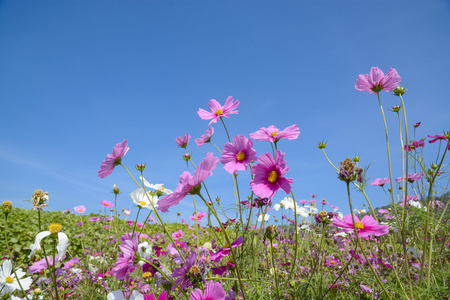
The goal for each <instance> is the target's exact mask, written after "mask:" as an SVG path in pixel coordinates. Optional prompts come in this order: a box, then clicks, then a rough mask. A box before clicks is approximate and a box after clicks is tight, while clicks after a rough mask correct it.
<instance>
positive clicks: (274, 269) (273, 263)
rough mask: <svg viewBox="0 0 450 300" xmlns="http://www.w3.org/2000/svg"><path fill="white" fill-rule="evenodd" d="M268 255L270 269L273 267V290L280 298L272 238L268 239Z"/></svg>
mask: <svg viewBox="0 0 450 300" xmlns="http://www.w3.org/2000/svg"><path fill="white" fill-rule="evenodd" d="M270 257H271V261H272V269H273V278H274V279H275V290H276V292H277V299H278V300H280V291H279V290H278V279H277V277H278V276H277V270H276V268H275V260H274V259H273V244H272V239H270Z"/></svg>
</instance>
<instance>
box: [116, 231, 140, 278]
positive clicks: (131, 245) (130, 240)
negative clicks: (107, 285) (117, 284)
mask: <svg viewBox="0 0 450 300" xmlns="http://www.w3.org/2000/svg"><path fill="white" fill-rule="evenodd" d="M138 236H139V233H138V232H135V233H134V236H131V234H129V233H126V234H125V235H123V236H121V237H120V239H121V240H122V245H120V246H119V248H120V250H121V251H122V253H120V255H119V258H118V259H117V262H116V267H115V268H113V269H112V270H111V273H112V274H113V275H114V276H115V277H116V279H117V280H122V279H124V278H125V277H126V275H127V273H128V270H130V269H131V268H133V267H134V260H135V258H136V252H138V246H139V240H138Z"/></svg>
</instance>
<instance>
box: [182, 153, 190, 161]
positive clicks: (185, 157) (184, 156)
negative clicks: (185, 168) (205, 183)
mask: <svg viewBox="0 0 450 300" xmlns="http://www.w3.org/2000/svg"><path fill="white" fill-rule="evenodd" d="M190 159H191V154H189V153H185V154H183V160H184V161H189V160H190Z"/></svg>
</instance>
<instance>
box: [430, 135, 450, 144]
mask: <svg viewBox="0 0 450 300" xmlns="http://www.w3.org/2000/svg"><path fill="white" fill-rule="evenodd" d="M428 137H429V138H431V139H432V140H429V141H428V143H434V142H436V141H439V140H447V138H446V137H445V136H444V135H441V134H436V135H428Z"/></svg>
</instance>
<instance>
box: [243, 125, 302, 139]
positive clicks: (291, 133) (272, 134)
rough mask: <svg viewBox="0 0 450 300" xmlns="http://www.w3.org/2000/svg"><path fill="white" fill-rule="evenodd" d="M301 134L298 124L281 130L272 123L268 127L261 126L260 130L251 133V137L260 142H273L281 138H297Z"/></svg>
mask: <svg viewBox="0 0 450 300" xmlns="http://www.w3.org/2000/svg"><path fill="white" fill-rule="evenodd" d="M299 135H300V130H299V129H298V126H297V124H294V125H291V126H289V127H286V129H284V130H279V129H278V128H276V127H275V126H273V125H270V126H269V127H267V128H265V127H261V128H260V129H259V130H258V131H256V132H254V133H250V137H251V138H252V139H255V140H257V141H258V142H260V141H267V142H271V143H274V142H277V141H278V140H279V139H288V140H295V139H296V138H298V136H299Z"/></svg>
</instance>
